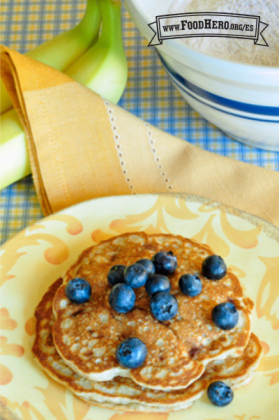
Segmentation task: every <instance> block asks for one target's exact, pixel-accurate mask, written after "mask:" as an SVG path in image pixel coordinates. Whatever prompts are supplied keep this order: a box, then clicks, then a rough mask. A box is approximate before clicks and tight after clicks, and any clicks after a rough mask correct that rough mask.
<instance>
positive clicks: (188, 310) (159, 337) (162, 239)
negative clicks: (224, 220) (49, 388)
mask: <svg viewBox="0 0 279 420" xmlns="http://www.w3.org/2000/svg"><path fill="white" fill-rule="evenodd" d="M160 250H167V251H170V250H171V251H173V253H174V254H175V255H176V257H177V262H178V267H177V270H176V271H175V273H174V274H173V275H171V276H169V278H170V281H171V286H172V288H171V293H172V294H174V295H175V296H176V298H177V300H178V306H179V310H178V314H177V316H176V317H175V318H174V319H172V320H171V321H168V322H159V321H157V320H156V319H154V318H153V316H152V315H151V312H150V309H149V302H150V297H149V295H148V294H147V293H146V291H145V288H144V287H141V288H139V289H135V293H136V304H135V307H134V309H133V310H132V311H130V312H129V313H127V314H119V313H117V312H115V311H114V310H113V309H112V308H111V306H110V305H109V301H108V297H109V293H110V291H111V286H110V285H109V284H108V281H107V273H108V271H109V269H110V268H111V267H112V266H113V265H115V264H124V265H127V266H128V265H131V264H133V263H135V262H136V261H137V260H139V259H140V258H151V257H152V256H153V255H154V254H155V253H156V252H158V251H160ZM212 254H213V251H212V250H211V249H210V248H209V247H208V246H206V245H201V244H198V243H197V242H195V241H193V240H190V239H186V238H183V237H181V236H174V235H164V234H159V235H146V234H145V233H142V232H140V233H129V234H124V235H121V236H118V237H115V238H112V239H110V240H108V241H105V242H102V243H100V244H98V245H96V246H94V247H91V248H88V249H87V250H85V251H84V252H83V253H82V254H81V256H80V257H79V259H78V261H77V262H76V263H75V264H74V265H73V266H72V267H71V268H70V269H69V270H68V271H67V272H66V274H65V275H64V277H63V284H62V286H61V287H60V288H59V289H58V291H57V293H56V295H55V298H54V301H53V310H54V314H55V317H56V321H55V323H54V326H53V338H54V343H55V346H56V348H57V350H58V352H59V354H60V355H61V357H62V358H63V359H64V361H65V363H66V364H68V366H70V367H71V368H72V369H73V370H74V371H76V372H77V373H79V374H80V375H81V376H84V377H86V378H88V379H90V380H94V381H106V380H111V379H112V378H114V377H115V376H125V377H130V378H131V379H132V380H133V381H135V382H136V383H138V384H139V385H142V386H146V387H148V388H154V389H162V390H164V389H180V388H185V387H187V386H188V385H189V384H191V383H192V382H194V381H195V380H196V379H197V378H199V377H200V376H201V375H202V373H203V371H204V366H205V365H206V364H207V363H208V362H209V361H211V360H215V359H218V358H221V359H223V358H225V357H226V356H234V357H237V356H240V355H241V354H242V352H243V350H244V348H245V347H246V345H247V343H248V340H249V337H250V332H251V322H250V316H251V311H252V308H253V303H252V301H251V300H250V299H247V298H246V299H245V298H243V291H242V287H241V285H240V282H239V280H238V279H237V278H236V276H235V275H234V274H233V273H231V272H230V271H228V273H227V275H226V276H225V277H224V278H223V279H222V280H219V281H211V280H208V279H206V278H205V277H203V276H202V274H201V266H202V262H203V260H204V258H205V257H207V256H208V255H212ZM186 273H191V274H198V275H199V276H200V278H201V281H202V284H203V290H202V293H201V294H200V295H199V296H197V297H195V298H193V297H187V296H185V295H183V294H182V293H181V292H180V289H179V287H178V281H179V278H180V276H181V275H182V274H186ZM75 277H82V278H84V279H86V280H87V281H89V282H90V284H91V287H92V295H91V298H90V300H89V301H88V302H86V303H84V304H80V305H76V304H73V303H71V302H70V301H69V300H68V299H67V297H66V295H65V287H66V284H67V282H68V281H70V280H71V279H72V278H75ZM228 300H229V301H232V302H233V303H234V304H235V305H236V307H237V308H238V312H239V322H238V324H237V326H236V327H235V328H234V329H232V330H231V331H223V330H221V329H219V328H218V327H216V326H215V324H214V323H213V322H212V319H211V313H212V309H213V308H214V306H216V305H217V304H218V303H221V302H226V301H228ZM128 337H138V338H140V339H141V340H142V341H143V342H144V343H145V344H146V346H147V357H146V360H145V363H144V365H143V366H141V367H140V368H137V369H132V370H129V369H126V368H122V367H121V366H120V365H119V364H118V362H117V360H116V358H115V352H116V348H117V346H118V344H119V343H120V342H121V341H123V340H124V339H125V338H128Z"/></svg>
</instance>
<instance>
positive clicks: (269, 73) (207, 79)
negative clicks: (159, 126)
mask: <svg viewBox="0 0 279 420" xmlns="http://www.w3.org/2000/svg"><path fill="white" fill-rule="evenodd" d="M170 3H171V0H160V1H158V0H154V1H152V2H150V0H126V6H127V8H128V10H129V12H130V15H131V17H132V19H133V20H134V22H135V24H136V25H137V27H138V28H139V30H140V31H141V33H142V34H143V35H144V36H145V37H146V38H147V39H148V41H150V40H151V38H152V37H153V35H154V33H153V32H152V31H151V29H150V28H149V27H148V23H151V22H154V21H155V17H156V16H157V15H164V14H167V11H168V8H169V5H170ZM247 42H251V41H247ZM151 48H152V47H151ZM258 48H264V47H261V46H258ZM157 51H158V54H159V57H160V59H161V62H162V65H163V66H164V68H165V70H166V72H167V74H168V76H169V77H170V79H171V81H172V82H173V84H174V85H175V87H176V88H177V90H178V91H179V92H180V93H181V95H182V96H183V97H184V99H185V100H186V101H187V102H188V103H189V104H190V105H191V106H192V107H193V108H194V109H195V110H196V111H197V112H199V113H200V114H201V115H202V116H203V117H204V118H206V119H207V120H208V121H210V122H211V123H213V124H215V125H216V126H217V127H219V128H220V129H221V130H222V131H224V132H225V133H226V134H227V135H229V136H230V137H232V138H234V139H236V140H239V141H241V142H243V143H246V144H249V145H251V146H254V147H259V148H263V149H267V150H273V151H279V68H275V67H264V66H255V65H248V64H240V63H235V62H232V61H227V60H221V59H218V58H215V57H211V56H209V55H207V54H204V53H200V52H198V51H196V50H194V49H193V48H190V47H188V46H187V45H185V44H184V43H183V41H181V40H179V39H170V40H167V41H164V42H163V44H162V45H160V46H158V47H157Z"/></svg>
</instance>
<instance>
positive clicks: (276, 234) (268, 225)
mask: <svg viewBox="0 0 279 420" xmlns="http://www.w3.org/2000/svg"><path fill="white" fill-rule="evenodd" d="M158 196H160V197H172V198H174V199H177V198H182V199H184V200H185V201H186V202H187V201H188V202H198V203H201V204H206V205H208V206H210V207H213V208H215V209H216V210H220V211H225V212H227V213H229V214H231V215H233V216H236V217H240V218H241V219H244V220H247V221H249V222H250V223H251V224H253V225H254V226H255V227H258V226H260V225H262V228H263V232H264V233H265V234H266V235H267V236H268V237H269V238H270V239H273V240H275V241H276V242H277V243H278V244H279V227H278V226H276V225H274V224H273V223H272V222H270V221H268V220H266V219H264V218H262V217H260V216H256V215H254V214H252V213H249V212H246V211H245V210H240V209H238V208H236V207H232V206H229V205H227V204H224V203H222V202H220V201H216V200H212V199H210V198H208V197H205V196H201V195H196V194H187V193H152V194H123V195H111V196H105V197H96V198H91V199H89V200H85V201H82V202H80V203H76V204H73V205H72V206H69V207H66V208H65V209H62V210H59V211H58V212H55V213H53V214H51V215H48V216H46V217H43V218H41V219H39V220H37V221H36V222H35V223H33V224H32V225H29V226H26V227H25V228H24V229H22V230H20V231H19V232H17V233H16V234H15V235H14V236H12V237H11V238H10V239H8V240H7V241H6V242H4V243H3V244H2V245H1V247H0V251H1V250H3V249H4V248H5V245H6V244H7V243H8V242H11V241H15V240H17V237H18V236H19V235H21V234H22V233H23V232H24V231H25V230H27V229H29V228H30V227H32V226H34V225H36V224H40V223H42V222H43V221H46V220H48V219H50V218H52V217H53V216H55V215H59V214H63V213H64V212H65V211H69V210H70V211H71V210H72V209H75V208H77V207H82V206H86V205H88V204H89V203H94V202H95V201H106V200H110V199H122V198H131V199H132V200H134V199H135V197H137V198H139V199H141V198H142V199H143V198H144V197H158Z"/></svg>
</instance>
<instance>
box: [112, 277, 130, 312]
mask: <svg viewBox="0 0 279 420" xmlns="http://www.w3.org/2000/svg"><path fill="white" fill-rule="evenodd" d="M135 301H136V295H135V292H134V291H133V289H132V288H131V287H130V286H127V284H123V283H119V284H116V285H115V286H113V288H112V289H111V292H110V295H109V303H110V306H111V307H112V309H114V310H115V311H116V312H120V313H121V314H126V313H127V312H129V311H131V309H133V307H134V305H135Z"/></svg>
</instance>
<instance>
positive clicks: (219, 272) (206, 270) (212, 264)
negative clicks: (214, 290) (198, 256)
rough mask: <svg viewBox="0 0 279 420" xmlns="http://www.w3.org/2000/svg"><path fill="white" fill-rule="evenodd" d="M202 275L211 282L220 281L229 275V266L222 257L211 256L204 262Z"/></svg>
mask: <svg viewBox="0 0 279 420" xmlns="http://www.w3.org/2000/svg"><path fill="white" fill-rule="evenodd" d="M202 274H203V275H204V277H206V278H208V279H210V280H220V279H222V278H223V277H225V275H226V274H227V266H226V264H225V261H224V260H223V258H222V257H219V256H218V255H210V256H209V257H206V258H205V259H204V260H203V263H202Z"/></svg>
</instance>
